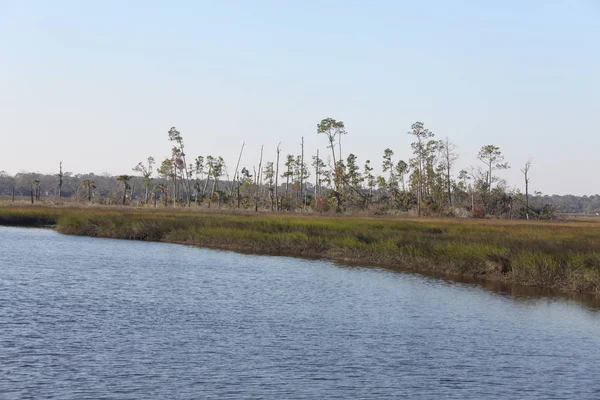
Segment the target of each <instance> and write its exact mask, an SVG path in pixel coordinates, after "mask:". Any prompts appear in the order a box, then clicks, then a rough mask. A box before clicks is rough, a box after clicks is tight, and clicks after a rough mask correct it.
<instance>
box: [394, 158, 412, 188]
mask: <svg viewBox="0 0 600 400" xmlns="http://www.w3.org/2000/svg"><path fill="white" fill-rule="evenodd" d="M409 170H410V167H409V166H408V164H407V163H406V162H404V161H403V160H400V161H398V163H397V164H396V176H397V177H399V178H400V182H401V183H402V191H403V192H406V186H405V184H404V176H405V175H406V174H408V171H409Z"/></svg>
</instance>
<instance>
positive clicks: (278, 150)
mask: <svg viewBox="0 0 600 400" xmlns="http://www.w3.org/2000/svg"><path fill="white" fill-rule="evenodd" d="M279 146H281V142H279V144H278V145H277V168H276V170H275V209H276V211H277V212H279V192H278V189H279V153H280V152H281V150H280V149H279Z"/></svg>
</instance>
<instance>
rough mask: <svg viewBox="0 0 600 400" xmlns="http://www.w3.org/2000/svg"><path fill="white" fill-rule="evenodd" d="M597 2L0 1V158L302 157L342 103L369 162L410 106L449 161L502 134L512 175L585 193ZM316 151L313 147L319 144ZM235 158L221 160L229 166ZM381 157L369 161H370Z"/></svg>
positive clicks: (516, 182) (83, 168) (592, 174)
mask: <svg viewBox="0 0 600 400" xmlns="http://www.w3.org/2000/svg"><path fill="white" fill-rule="evenodd" d="M598 43H600V3H598V2H596V1H593V0H589V1H588V0H578V1H570V2H567V1H531V2H518V1H503V2H495V3H494V4H492V3H491V2H486V4H477V3H475V2H472V3H470V2H445V1H441V0H440V1H423V2H415V1H411V2H400V1H393V0H385V1H384V0H381V1H373V2H369V3H368V4H367V3H366V2H363V1H341V0H339V1H333V0H332V1H305V2H292V1H256V2H243V1H231V0H230V1H198V2H194V1H177V2H160V1H130V2H121V1H102V2H78V1H55V2H44V1H17V0H0V50H1V51H2V62H1V63H0V73H1V74H2V77H3V79H1V80H0V136H1V141H0V143H1V144H0V170H5V171H8V172H9V173H11V174H14V173H17V172H19V171H39V172H43V173H55V172H56V171H57V169H58V162H59V161H60V160H62V161H63V164H64V167H65V170H66V171H72V172H74V173H88V172H94V173H97V174H101V173H103V172H107V173H111V174H131V173H132V171H131V168H132V167H133V166H134V165H135V164H137V162H138V161H142V160H144V159H146V158H147V157H148V156H153V157H155V158H156V159H157V161H158V162H160V160H162V159H163V158H165V157H167V156H168V155H169V153H170V148H171V144H170V143H169V142H168V140H167V131H168V130H169V128H170V127H171V126H176V127H177V129H178V130H179V131H180V132H181V134H182V135H183V137H184V140H185V143H186V150H187V153H188V154H189V155H191V156H192V157H195V156H197V155H204V156H206V155H208V154H211V155H214V156H219V155H220V156H223V158H225V160H226V162H227V163H228V165H229V168H230V169H232V168H234V167H235V165H234V164H235V162H236V161H237V156H238V153H239V150H240V146H241V144H242V142H244V141H245V142H246V148H245V151H244V158H243V159H242V165H245V166H248V167H252V166H253V165H257V163H258V157H259V153H260V146H261V145H264V146H265V159H266V160H267V161H270V160H274V158H275V147H276V146H277V144H278V143H279V142H281V148H282V156H283V157H284V156H285V154H288V153H290V154H299V152H300V141H301V138H302V137H304V140H305V146H306V147H305V148H306V154H307V156H309V155H312V154H314V152H315V151H316V149H317V148H319V149H320V151H321V152H323V153H325V152H326V151H327V149H326V141H325V138H324V137H322V136H318V135H317V133H316V125H317V123H318V122H319V121H320V120H321V119H323V118H326V117H332V118H335V119H337V120H342V121H344V123H345V124H346V129H347V131H348V135H347V136H345V137H344V143H343V145H344V154H345V155H347V154H348V153H350V152H352V153H355V154H356V155H357V156H358V158H359V163H360V165H363V164H364V161H365V160H366V159H370V160H371V161H372V163H373V164H374V165H375V166H376V167H378V168H377V169H378V170H380V165H381V159H382V155H383V150H384V149H385V148H387V147H389V148H391V149H393V150H394V152H395V159H404V160H408V158H410V157H411V148H410V142H411V138H410V137H409V136H408V135H407V131H408V130H409V129H410V126H411V124H412V123H414V122H415V121H423V122H424V123H425V126H426V127H427V128H429V129H430V130H431V131H433V132H434V133H435V134H436V138H438V139H443V138H445V137H446V136H448V137H449V138H450V140H451V141H452V142H454V143H455V144H456V145H457V146H458V149H457V150H458V153H459V155H460V158H459V160H458V162H457V168H456V172H458V170H460V169H462V168H468V167H469V166H471V165H479V164H480V162H479V161H478V160H477V159H476V155H477V152H478V150H479V148H480V147H481V146H483V145H487V144H495V145H497V146H499V147H500V148H501V150H502V152H503V153H504V155H505V156H506V160H507V161H508V162H509V163H510V165H511V169H510V170H508V171H505V172H503V173H502V174H500V175H501V176H503V177H504V178H506V179H507V181H508V183H509V186H511V187H512V186H514V187H518V188H522V187H523V178H522V174H521V173H520V169H521V168H522V167H523V165H524V164H525V162H526V161H527V159H528V158H529V157H532V158H533V166H532V170H531V190H532V191H534V190H539V191H541V192H543V193H544V194H553V193H557V194H567V193H570V194H577V195H583V194H594V193H598V192H600V189H599V185H598V183H597V178H596V175H597V171H599V170H600V157H598V152H599V150H600V52H599V51H598ZM323 153H321V154H323ZM232 164H233V166H232ZM377 172H379V171H377Z"/></svg>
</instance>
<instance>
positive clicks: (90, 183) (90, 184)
mask: <svg viewBox="0 0 600 400" xmlns="http://www.w3.org/2000/svg"><path fill="white" fill-rule="evenodd" d="M81 187H82V188H83V189H84V190H85V191H86V193H87V199H88V202H90V201H92V191H93V190H94V189H96V182H95V181H94V180H92V179H85V180H84V181H83V182H81Z"/></svg>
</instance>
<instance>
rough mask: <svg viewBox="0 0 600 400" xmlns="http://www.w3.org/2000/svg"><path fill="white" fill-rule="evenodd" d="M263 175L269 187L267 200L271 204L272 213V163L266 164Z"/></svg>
mask: <svg viewBox="0 0 600 400" xmlns="http://www.w3.org/2000/svg"><path fill="white" fill-rule="evenodd" d="M263 174H264V177H265V179H266V180H267V185H268V187H269V200H270V202H271V211H273V210H274V208H275V196H274V193H273V184H274V182H275V181H274V178H275V167H274V164H273V161H269V162H267V164H266V165H265V169H264V171H263Z"/></svg>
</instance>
